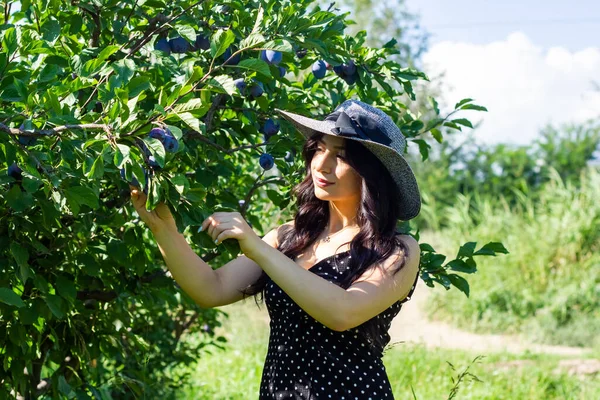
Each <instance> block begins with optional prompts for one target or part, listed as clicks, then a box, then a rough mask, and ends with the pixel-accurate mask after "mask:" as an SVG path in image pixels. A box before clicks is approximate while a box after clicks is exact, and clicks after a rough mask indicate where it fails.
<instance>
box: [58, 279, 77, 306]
mask: <svg viewBox="0 0 600 400" xmlns="http://www.w3.org/2000/svg"><path fill="white" fill-rule="evenodd" d="M55 288H56V291H57V292H58V294H59V295H60V296H61V297H63V298H64V299H66V300H71V301H72V300H75V297H76V296H77V287H76V286H75V283H74V282H73V280H71V279H69V278H67V277H65V276H62V275H59V276H57V277H56V285H55Z"/></svg>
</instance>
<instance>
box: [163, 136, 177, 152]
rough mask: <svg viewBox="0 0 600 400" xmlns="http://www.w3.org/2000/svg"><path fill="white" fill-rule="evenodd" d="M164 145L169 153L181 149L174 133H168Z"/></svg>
mask: <svg viewBox="0 0 600 400" xmlns="http://www.w3.org/2000/svg"><path fill="white" fill-rule="evenodd" d="M163 145H164V146H165V150H166V151H167V152H168V153H175V152H176V151H177V150H178V149H179V142H178V141H177V139H176V138H175V136H173V135H166V136H165V139H164V141H163Z"/></svg>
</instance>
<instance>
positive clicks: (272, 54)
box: [260, 50, 283, 65]
mask: <svg viewBox="0 0 600 400" xmlns="http://www.w3.org/2000/svg"><path fill="white" fill-rule="evenodd" d="M260 58H261V59H262V60H263V61H265V62H266V63H267V64H274V65H277V64H279V63H280V62H281V60H283V54H282V53H281V52H280V51H275V50H263V51H261V52H260Z"/></svg>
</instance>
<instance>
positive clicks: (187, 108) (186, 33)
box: [0, 0, 506, 398]
mask: <svg viewBox="0 0 600 400" xmlns="http://www.w3.org/2000/svg"><path fill="white" fill-rule="evenodd" d="M310 4H311V1H300V2H289V1H285V2H280V1H260V2H259V1H254V2H242V1H226V2H213V1H208V0H204V1H202V0H201V1H177V2H167V1H163V0H151V1H145V2H139V1H134V0H128V1H114V0H106V1H101V0H84V1H74V2H60V1H41V0H25V1H21V2H20V9H18V10H15V9H11V5H14V4H11V2H5V3H4V5H3V8H2V10H1V11H2V13H1V14H2V15H3V16H4V19H3V21H2V24H1V25H0V43H1V45H2V50H1V52H0V185H2V190H1V191H0V216H1V217H0V219H1V221H2V223H1V224H0V273H1V275H0V276H1V277H2V278H0V346H1V347H0V354H1V355H2V360H3V362H2V369H1V371H2V372H1V375H0V383H1V389H0V390H2V393H3V394H5V393H7V392H12V393H13V394H17V393H18V394H19V395H22V396H24V397H26V398H33V397H36V396H40V395H49V396H51V397H53V398H55V397H58V396H60V395H62V396H65V397H68V398H72V397H78V398H91V397H95V398H100V397H119V398H130V397H136V396H139V395H142V394H147V393H151V394H152V395H153V397H160V398H162V397H167V396H168V393H169V392H170V391H171V389H172V385H173V384H174V383H175V384H177V385H179V384H182V383H183V382H185V379H186V377H185V376H180V377H173V376H169V375H168V374H167V373H166V372H165V367H168V366H172V365H174V364H177V363H187V362H190V361H191V360H192V359H194V358H197V357H199V356H200V353H199V351H200V350H201V348H202V346H195V347H193V346H189V345H186V344H183V343H182V342H181V341H180V340H179V339H180V338H181V337H182V335H184V334H186V333H187V332H190V333H193V332H199V331H200V330H201V329H205V330H207V331H208V333H209V335H208V336H209V338H208V339H209V341H208V343H207V344H211V345H216V346H219V343H218V342H219V340H220V338H219V337H217V338H216V339H215V338H213V337H211V335H210V331H211V328H212V327H213V326H215V325H217V324H218V322H217V319H216V317H217V314H218V313H217V312H216V311H215V310H203V309H201V308H199V307H198V306H197V305H196V304H194V302H193V301H192V300H191V299H190V297H189V296H187V295H186V294H185V293H182V292H181V291H180V290H179V288H178V287H177V285H176V284H175V283H174V282H173V281H172V279H171V277H170V275H169V274H168V272H166V271H165V268H164V266H163V265H158V264H157V262H156V260H159V259H160V253H159V251H158V250H157V248H156V245H155V243H154V242H153V240H152V237H151V235H150V234H149V232H148V231H147V230H146V228H145V226H142V225H141V224H140V223H139V222H140V221H139V220H137V219H133V218H132V216H131V213H132V208H131V206H130V205H129V204H128V185H127V182H126V180H127V181H133V179H134V178H135V179H136V180H137V181H138V183H139V184H140V185H141V186H142V187H143V188H144V190H146V191H147V192H148V201H147V207H148V208H149V209H152V208H154V207H155V206H156V205H157V204H158V203H159V202H165V203H166V204H167V205H168V206H169V207H170V208H171V210H172V211H173V214H174V216H175V218H176V222H177V226H178V229H179V231H180V232H183V233H185V234H186V237H187V239H188V240H189V241H191V242H192V243H194V244H195V245H196V246H198V247H199V248H202V249H205V250H206V251H207V254H204V255H203V259H204V260H205V261H211V260H214V262H215V263H216V264H221V263H223V262H225V261H227V260H229V259H231V258H232V257H235V256H237V255H238V253H239V246H238V244H237V242H235V241H234V242H233V243H231V241H225V242H224V243H223V244H222V245H223V247H222V248H221V249H222V251H216V250H215V247H216V246H215V244H214V243H213V242H212V241H210V240H209V239H208V236H207V235H206V233H201V234H200V233H197V232H196V230H195V229H190V228H195V227H198V226H199V225H200V223H201V222H202V221H203V220H204V219H205V218H206V217H207V216H208V215H210V214H212V213H213V212H215V211H240V212H241V213H242V215H244V216H245V218H247V220H248V221H249V222H250V223H251V224H252V225H253V227H254V228H255V229H257V230H258V231H263V232H264V229H263V226H262V222H263V221H266V220H268V215H267V211H268V208H267V207H265V205H268V203H269V202H273V203H274V204H275V206H276V207H278V208H279V209H281V210H285V209H286V207H288V205H290V204H289V199H290V196H289V191H290V189H291V187H292V186H293V185H294V184H295V183H296V182H298V181H299V180H300V179H301V177H302V175H303V172H304V171H303V166H302V163H301V162H300V160H298V159H290V158H289V155H288V154H286V151H288V150H289V149H290V148H291V149H294V148H298V146H299V143H301V142H300V137H299V135H300V134H299V133H298V134H296V133H295V132H294V130H293V129H292V127H291V126H290V125H289V124H282V125H281V132H282V133H281V134H278V135H274V136H271V137H269V138H268V140H261V137H260V134H259V132H260V129H261V126H263V124H264V122H265V120H267V119H268V118H271V117H273V115H272V112H271V110H273V109H274V108H281V109H287V110H290V111H293V112H298V113H303V114H306V115H308V114H312V115H318V114H323V113H329V112H330V111H331V110H332V109H333V108H334V107H335V106H336V105H338V104H339V103H341V102H342V101H344V100H346V99H348V98H352V97H359V98H360V99H362V100H363V101H366V102H369V103H372V104H374V105H376V106H378V107H380V108H382V109H383V110H385V111H386V112H387V113H389V114H390V115H391V116H392V117H393V118H394V120H395V122H396V123H397V124H398V126H399V127H400V128H401V129H402V131H403V133H404V134H405V135H406V136H407V138H408V140H409V143H410V144H411V145H413V144H415V143H416V144H417V145H418V146H419V149H420V151H421V154H422V155H423V159H426V158H427V155H428V151H429V147H430V146H428V145H427V144H426V143H425V142H424V141H423V140H422V139H420V137H421V136H422V135H424V134H425V133H427V132H429V131H431V132H432V133H434V135H437V136H436V137H437V138H438V139H440V141H441V133H440V132H439V131H436V129H437V128H438V127H441V126H448V124H451V125H455V124H459V123H460V124H463V125H468V124H469V122H468V120H466V119H458V120H453V121H448V120H447V118H448V117H449V116H447V117H444V118H442V117H440V116H439V115H437V117H436V118H435V119H434V120H432V121H421V120H419V118H418V116H417V115H415V114H414V113H412V112H410V110H408V109H407V107H406V106H405V105H404V104H403V103H402V102H401V101H399V98H400V96H401V95H406V96H408V98H411V99H413V100H414V99H415V94H414V91H413V82H415V81H417V80H425V81H426V80H427V79H428V78H427V76H426V75H425V74H424V73H422V72H420V71H418V70H415V69H414V68H410V67H404V66H402V65H400V64H398V63H396V62H394V61H391V60H389V57H390V56H391V55H393V54H397V53H398V49H397V47H396V44H397V43H396V41H395V40H391V41H389V42H388V43H386V44H385V45H384V46H383V47H381V48H370V47H368V46H366V45H365V38H366V32H365V31H361V32H359V33H357V34H356V35H355V36H353V37H350V36H347V35H345V34H344V29H345V27H346V24H347V23H346V18H347V14H341V15H336V14H335V13H332V12H329V11H324V10H321V9H320V8H318V7H316V8H313V9H312V10H308V6H309V5H310ZM203 35H204V37H208V38H209V39H210V40H209V42H210V46H205V41H204V39H202V37H201V36H203ZM181 38H183V39H185V40H186V41H187V42H188V45H186V44H185V43H184V42H182V40H181ZM161 39H170V40H169V41H166V42H165V41H164V40H162V41H161V42H160V43H158V42H159V41H160V40H161ZM155 44H156V47H157V48H156V49H155ZM167 45H168V46H169V47H168V48H167V47H166V46H167ZM302 49H304V50H306V51H307V53H306V55H305V56H303V57H302V58H300V56H298V55H297V51H299V50H302ZM261 50H274V51H278V52H281V53H282V54H283V59H282V61H281V65H280V66H285V67H287V72H286V74H285V75H283V76H282V75H281V70H280V69H279V68H278V66H277V65H271V64H268V63H267V62H265V61H264V60H262V59H261V57H260V55H259V54H260V51H261ZM320 59H322V60H325V61H327V62H328V63H329V64H330V65H332V66H334V65H338V64H340V63H342V62H346V61H347V60H349V59H352V60H354V62H355V63H356V66H357V69H358V73H359V79H358V81H357V82H356V83H355V84H352V85H348V84H347V83H345V82H344V81H343V80H341V79H339V78H338V77H337V76H336V75H335V74H333V73H331V72H328V73H327V75H326V76H325V77H324V78H323V79H320V80H319V79H316V78H315V77H314V76H313V75H312V73H311V72H310V67H311V65H312V64H313V63H314V62H315V61H317V60H320ZM240 78H242V79H244V81H245V82H246V83H247V84H248V86H251V87H254V88H256V87H257V86H259V85H262V88H263V89H264V94H262V95H259V94H258V91H257V90H252V91H251V92H252V95H248V94H247V93H243V92H242V91H239V90H238V86H237V85H236V84H235V83H234V80H235V79H240ZM389 82H396V84H397V85H399V86H398V87H399V88H400V89H399V90H398V89H395V88H393V87H392V86H391V85H390V83H389ZM260 92H261V93H262V92H263V90H260ZM430 101H431V104H432V105H434V108H435V109H436V111H437V112H436V113H437V114H439V110H437V108H436V107H435V104H436V101H435V99H433V98H431V99H430ZM466 109H472V110H482V111H485V108H483V107H481V106H477V105H475V104H473V103H472V100H471V99H465V100H463V101H461V102H460V103H459V104H457V106H456V110H455V112H456V111H458V110H466ZM453 113H454V112H453ZM453 113H452V114H453ZM157 127H160V128H164V129H165V130H166V129H168V130H169V131H170V132H171V133H172V135H173V136H174V137H175V139H176V140H177V142H178V144H177V145H176V146H167V147H168V148H167V149H165V147H164V146H163V144H162V143H161V141H160V140H159V139H157V138H154V137H150V136H148V133H149V132H150V130H151V129H152V128H157ZM265 139H267V138H265ZM263 154H270V155H272V157H273V158H274V162H275V166H276V169H274V170H273V171H271V172H269V173H267V171H266V170H265V169H263V166H262V165H261V164H259V158H260V156H262V155H263ZM284 155H286V158H285V159H284ZM150 156H151V157H152V158H150ZM275 171H278V173H276V172H275ZM121 173H123V176H124V177H125V178H126V180H125V179H122V178H121ZM265 174H266V175H267V176H265ZM146 176H147V177H148V180H147V181H146V179H145V178H146ZM268 184H279V186H278V188H277V190H264V188H263V189H262V191H261V188H262V187H263V186H266V185H268ZM253 197H254V198H255V200H256V203H255V204H254V205H253V204H252V202H251V200H252V199H253ZM408 228H409V227H407V229H408ZM474 247H475V246H474V244H472V243H467V244H466V245H465V246H463V247H461V250H460V252H459V256H458V257H457V260H456V262H452V263H449V264H451V265H446V266H445V267H442V266H441V261H443V260H442V259H443V257H444V256H442V255H438V254H436V253H435V252H434V251H433V249H432V248H431V247H430V246H429V247H428V246H427V245H426V244H424V247H423V249H424V252H425V253H426V257H424V263H423V268H424V271H425V274H424V275H423V279H424V280H425V281H426V282H427V284H429V285H433V282H434V281H437V282H440V283H442V284H443V285H444V286H446V287H450V286H449V285H455V286H456V287H458V288H459V289H460V290H462V291H463V292H465V293H467V294H468V285H467V284H466V281H465V280H463V279H462V278H461V279H459V278H457V277H458V275H456V274H447V272H446V271H447V269H452V270H454V271H460V272H467V273H468V272H469V270H470V269H472V268H473V266H474V261H473V256H474V255H495V253H496V252H500V253H504V252H506V250H505V249H504V248H503V247H502V246H501V245H500V244H498V243H491V244H488V245H486V246H484V247H483V248H482V249H481V250H479V251H474V250H475V249H474ZM200 326H202V327H204V328H200ZM203 346H204V345H203Z"/></svg>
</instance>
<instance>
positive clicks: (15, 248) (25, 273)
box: [10, 242, 34, 283]
mask: <svg viewBox="0 0 600 400" xmlns="http://www.w3.org/2000/svg"><path fill="white" fill-rule="evenodd" d="M10 253H11V254H12V256H13V258H14V259H15V261H16V262H17V265H18V266H19V277H20V278H21V281H22V282H23V283H26V282H27V281H28V280H29V279H30V278H31V279H33V277H34V273H33V272H32V271H31V268H30V267H29V263H28V261H29V252H28V251H27V249H26V248H25V247H23V246H21V245H20V244H18V243H16V242H13V243H11V244H10Z"/></svg>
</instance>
